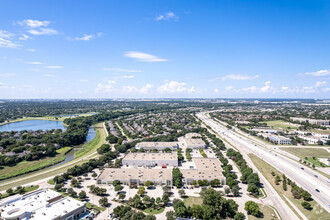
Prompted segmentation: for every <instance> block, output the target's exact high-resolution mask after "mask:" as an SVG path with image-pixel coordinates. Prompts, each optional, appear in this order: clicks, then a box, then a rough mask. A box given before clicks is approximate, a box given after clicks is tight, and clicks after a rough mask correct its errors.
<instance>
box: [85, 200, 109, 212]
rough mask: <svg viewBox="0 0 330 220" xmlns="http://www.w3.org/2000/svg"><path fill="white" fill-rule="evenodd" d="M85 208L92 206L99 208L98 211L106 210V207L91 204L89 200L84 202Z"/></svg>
mask: <svg viewBox="0 0 330 220" xmlns="http://www.w3.org/2000/svg"><path fill="white" fill-rule="evenodd" d="M86 208H88V209H91V208H93V209H97V210H99V211H100V212H103V211H104V210H106V208H104V207H99V206H97V205H95V204H93V203H90V202H86Z"/></svg>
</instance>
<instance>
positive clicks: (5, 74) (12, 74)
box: [0, 73, 17, 77]
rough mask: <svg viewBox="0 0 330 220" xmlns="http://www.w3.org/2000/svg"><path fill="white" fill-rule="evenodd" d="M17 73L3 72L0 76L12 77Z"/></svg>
mask: <svg viewBox="0 0 330 220" xmlns="http://www.w3.org/2000/svg"><path fill="white" fill-rule="evenodd" d="M16 75H17V74H16V73H1V74H0V76H1V77H11V76H16Z"/></svg>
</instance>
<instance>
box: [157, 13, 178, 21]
mask: <svg viewBox="0 0 330 220" xmlns="http://www.w3.org/2000/svg"><path fill="white" fill-rule="evenodd" d="M155 19H156V21H170V20H174V21H177V20H178V19H179V17H178V16H177V15H175V14H174V13H173V12H171V11H169V12H166V13H165V14H161V15H158V16H157V17H156V18H155Z"/></svg>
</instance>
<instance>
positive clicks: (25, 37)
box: [18, 34, 31, 40]
mask: <svg viewBox="0 0 330 220" xmlns="http://www.w3.org/2000/svg"><path fill="white" fill-rule="evenodd" d="M18 39H20V40H29V39H31V37H30V36H28V35H26V34H22V36H21V37H19V38H18Z"/></svg>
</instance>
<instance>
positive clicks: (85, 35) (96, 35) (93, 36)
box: [74, 32, 102, 41]
mask: <svg viewBox="0 0 330 220" xmlns="http://www.w3.org/2000/svg"><path fill="white" fill-rule="evenodd" d="M101 35H102V32H98V33H96V34H83V36H82V37H75V38H74V39H75V40H82V41H89V40H91V39H93V38H95V37H100V36H101Z"/></svg>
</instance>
